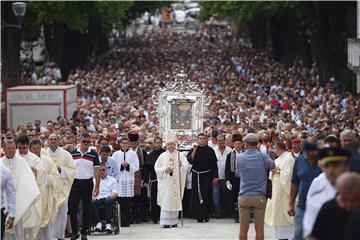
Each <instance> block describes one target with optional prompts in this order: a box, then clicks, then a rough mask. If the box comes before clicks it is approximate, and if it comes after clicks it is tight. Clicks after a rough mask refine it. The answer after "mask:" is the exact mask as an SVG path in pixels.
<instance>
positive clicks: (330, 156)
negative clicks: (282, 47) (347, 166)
mask: <svg viewBox="0 0 360 240" xmlns="http://www.w3.org/2000/svg"><path fill="white" fill-rule="evenodd" d="M319 155H320V162H321V163H323V164H327V163H334V162H347V161H348V159H349V152H348V151H346V150H344V149H341V148H325V149H322V150H321V151H320V152H319Z"/></svg>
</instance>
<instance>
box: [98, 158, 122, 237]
mask: <svg viewBox="0 0 360 240" xmlns="http://www.w3.org/2000/svg"><path fill="white" fill-rule="evenodd" d="M94 181H95V180H94ZM117 188H118V184H117V181H116V179H115V178H113V177H111V176H108V175H107V167H106V164H105V163H101V164H100V187H99V195H98V196H97V197H96V198H94V197H93V199H92V207H93V209H92V210H93V220H94V222H95V223H97V224H96V226H95V231H98V232H100V231H102V229H103V226H102V223H101V219H100V215H99V209H100V208H104V210H105V220H106V225H105V231H106V232H108V233H112V231H113V229H112V226H111V220H112V217H113V205H114V202H115V199H116V198H117Z"/></svg>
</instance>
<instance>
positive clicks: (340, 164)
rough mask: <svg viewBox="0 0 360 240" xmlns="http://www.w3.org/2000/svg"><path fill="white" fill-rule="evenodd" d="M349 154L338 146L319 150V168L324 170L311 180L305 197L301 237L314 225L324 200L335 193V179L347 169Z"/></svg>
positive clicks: (307, 233) (309, 232)
mask: <svg viewBox="0 0 360 240" xmlns="http://www.w3.org/2000/svg"><path fill="white" fill-rule="evenodd" d="M348 158H349V155H348V153H347V152H346V151H345V150H342V149H339V148H327V149H324V150H322V151H321V152H320V159H321V160H320V161H319V162H320V164H321V169H322V170H323V171H324V172H323V173H321V174H320V175H319V176H318V177H317V178H315V179H314V180H313V182H312V183H311V186H310V188H309V191H308V194H307V199H306V210H305V213H304V219H303V229H304V230H303V237H304V238H307V237H308V236H309V235H310V234H311V232H312V230H313V227H314V224H315V220H316V218H317V216H318V213H319V211H320V209H321V207H322V206H323V205H324V203H325V202H327V201H329V200H331V199H333V198H334V197H335V195H336V192H337V190H336V188H335V182H336V179H337V178H338V177H339V176H340V175H341V174H343V173H344V172H347V171H349V165H348Z"/></svg>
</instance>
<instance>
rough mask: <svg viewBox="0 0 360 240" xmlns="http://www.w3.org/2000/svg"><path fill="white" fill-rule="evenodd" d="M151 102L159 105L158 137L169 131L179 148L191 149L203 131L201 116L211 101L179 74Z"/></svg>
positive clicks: (202, 116)
mask: <svg viewBox="0 0 360 240" xmlns="http://www.w3.org/2000/svg"><path fill="white" fill-rule="evenodd" d="M153 101H154V103H155V104H156V105H157V106H158V116H159V123H160V127H159V132H160V136H163V134H164V132H165V131H166V130H168V129H172V130H173V131H174V132H175V134H176V135H177V141H178V145H179V148H180V149H181V150H189V149H191V147H192V146H191V144H192V143H193V142H195V141H196V136H197V135H198V134H199V133H200V132H201V131H202V130H203V123H204V114H205V112H206V107H207V106H208V105H209V104H210V101H211V99H210V98H208V97H206V96H205V95H204V93H203V91H202V90H201V89H200V88H199V86H198V85H196V84H195V83H193V82H192V81H191V80H189V79H188V78H187V74H185V73H184V72H183V71H181V73H179V74H177V75H176V77H175V79H174V81H172V82H170V83H168V84H167V85H166V86H165V87H164V88H162V89H160V91H159V93H158V95H157V96H156V97H155V98H154V99H153Z"/></svg>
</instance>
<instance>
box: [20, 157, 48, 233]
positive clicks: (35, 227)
mask: <svg viewBox="0 0 360 240" xmlns="http://www.w3.org/2000/svg"><path fill="white" fill-rule="evenodd" d="M17 154H18V155H19V156H21V157H23V158H25V160H26V161H27V162H28V164H29V166H30V167H31V168H32V169H35V170H36V183H37V184H38V187H39V190H40V198H39V199H38V201H36V203H35V204H34V206H33V207H32V208H31V210H30V211H31V216H34V217H32V218H31V219H29V220H27V221H25V222H24V228H26V229H27V234H28V235H29V236H30V237H31V238H35V237H36V236H37V234H38V232H39V230H40V227H41V221H42V195H43V193H44V192H45V191H46V173H45V170H44V166H43V163H42V161H41V159H40V158H39V157H38V156H36V155H35V154H34V153H32V152H30V151H28V152H27V153H26V154H20V153H19V152H17Z"/></svg>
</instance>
